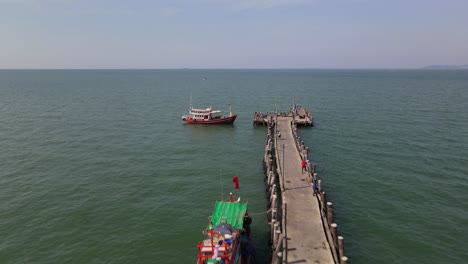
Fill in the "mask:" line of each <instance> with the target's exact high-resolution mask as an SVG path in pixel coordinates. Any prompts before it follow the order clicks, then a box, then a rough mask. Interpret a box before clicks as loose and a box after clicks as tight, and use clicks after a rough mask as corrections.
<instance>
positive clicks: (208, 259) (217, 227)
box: [197, 194, 255, 264]
mask: <svg viewBox="0 0 468 264" xmlns="http://www.w3.org/2000/svg"><path fill="white" fill-rule="evenodd" d="M208 219H209V223H208V227H207V228H206V229H205V230H203V234H204V235H205V238H204V239H203V241H201V242H199V243H198V245H197V248H198V261H197V264H208V263H213V264H214V263H219V264H250V263H254V260H255V258H254V253H255V250H254V247H253V243H252V240H251V237H250V224H251V223H252V219H251V218H250V216H249V215H248V214H247V203H242V202H240V199H239V200H238V201H233V199H232V194H231V195H230V200H229V202H227V201H221V202H216V203H215V206H214V209H213V214H212V215H211V217H209V218H208Z"/></svg>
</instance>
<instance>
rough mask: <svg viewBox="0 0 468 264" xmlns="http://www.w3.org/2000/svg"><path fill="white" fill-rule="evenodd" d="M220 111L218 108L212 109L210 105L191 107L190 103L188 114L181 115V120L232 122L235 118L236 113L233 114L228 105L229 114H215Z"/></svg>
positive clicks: (192, 122)
mask: <svg viewBox="0 0 468 264" xmlns="http://www.w3.org/2000/svg"><path fill="white" fill-rule="evenodd" d="M218 113H221V111H220V110H213V109H212V108H211V106H210V107H208V108H206V109H197V108H193V107H192V106H191V105H190V108H189V113H188V115H184V116H182V120H183V121H185V122H187V123H189V124H233V123H234V121H235V120H236V118H237V114H233V113H232V111H231V106H229V115H228V116H221V115H215V114H218Z"/></svg>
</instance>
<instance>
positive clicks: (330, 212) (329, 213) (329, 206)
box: [327, 202, 333, 225]
mask: <svg viewBox="0 0 468 264" xmlns="http://www.w3.org/2000/svg"><path fill="white" fill-rule="evenodd" d="M332 206H333V204H332V203H331V202H328V203H327V222H328V224H329V225H331V224H332V223H333V207H332Z"/></svg>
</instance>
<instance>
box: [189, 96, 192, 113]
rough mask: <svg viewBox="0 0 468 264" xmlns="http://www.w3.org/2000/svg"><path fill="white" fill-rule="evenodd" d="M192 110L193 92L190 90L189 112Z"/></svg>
mask: <svg viewBox="0 0 468 264" xmlns="http://www.w3.org/2000/svg"><path fill="white" fill-rule="evenodd" d="M190 111H192V92H190V102H189V113H190Z"/></svg>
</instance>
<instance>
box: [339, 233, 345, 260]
mask: <svg viewBox="0 0 468 264" xmlns="http://www.w3.org/2000/svg"><path fill="white" fill-rule="evenodd" d="M343 240H344V238H343V237H342V236H338V252H339V256H340V258H342V257H344V243H343Z"/></svg>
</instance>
